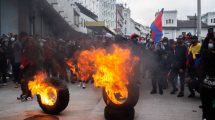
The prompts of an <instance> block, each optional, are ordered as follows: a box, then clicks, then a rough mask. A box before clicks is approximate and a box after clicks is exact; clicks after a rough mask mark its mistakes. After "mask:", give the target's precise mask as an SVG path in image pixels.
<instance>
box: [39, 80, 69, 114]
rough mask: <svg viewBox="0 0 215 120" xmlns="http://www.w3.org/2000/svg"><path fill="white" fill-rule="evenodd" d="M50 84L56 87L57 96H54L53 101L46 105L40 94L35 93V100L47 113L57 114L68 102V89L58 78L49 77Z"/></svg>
mask: <svg viewBox="0 0 215 120" xmlns="http://www.w3.org/2000/svg"><path fill="white" fill-rule="evenodd" d="M49 81H50V83H51V85H52V86H53V87H55V88H57V91H56V92H57V96H55V99H54V100H55V101H54V104H53V105H47V104H43V103H42V96H41V95H37V101H38V103H39V105H40V107H41V108H42V110H43V111H44V112H45V113H47V114H59V113H60V112H62V111H63V110H64V109H65V108H66V107H67V106H68V103H69V90H68V88H67V86H66V84H65V83H64V82H62V81H60V80H56V79H50V80H49Z"/></svg>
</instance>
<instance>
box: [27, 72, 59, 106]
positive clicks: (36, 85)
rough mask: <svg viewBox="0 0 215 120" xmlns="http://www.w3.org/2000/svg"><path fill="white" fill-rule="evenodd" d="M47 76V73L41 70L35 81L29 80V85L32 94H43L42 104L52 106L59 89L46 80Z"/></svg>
mask: <svg viewBox="0 0 215 120" xmlns="http://www.w3.org/2000/svg"><path fill="white" fill-rule="evenodd" d="M46 78H47V77H46V74H45V73H43V72H39V73H38V74H37V75H35V77H34V80H33V81H29V83H28V87H29V90H30V91H31V93H32V95H40V96H41V102H42V104H44V105H49V106H52V105H54V104H55V102H56V99H57V89H56V88H55V87H53V86H52V85H51V84H50V83H48V82H47V81H45V80H46Z"/></svg>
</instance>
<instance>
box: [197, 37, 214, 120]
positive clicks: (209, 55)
mask: <svg viewBox="0 0 215 120" xmlns="http://www.w3.org/2000/svg"><path fill="white" fill-rule="evenodd" d="M214 62H215V38H211V39H210V40H209V41H208V49H207V50H205V51H204V52H203V54H202V58H201V64H200V65H201V74H200V75H201V77H200V80H201V84H202V85H201V101H202V111H203V119H206V120H215V115H214V113H215V64H214Z"/></svg>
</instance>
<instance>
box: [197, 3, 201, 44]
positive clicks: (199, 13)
mask: <svg viewBox="0 0 215 120" xmlns="http://www.w3.org/2000/svg"><path fill="white" fill-rule="evenodd" d="M197 12H198V18H197V19H198V20H197V21H198V23H197V36H198V38H199V40H200V41H201V40H202V38H201V29H202V18H201V0H197Z"/></svg>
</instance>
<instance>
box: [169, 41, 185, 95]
mask: <svg viewBox="0 0 215 120" xmlns="http://www.w3.org/2000/svg"><path fill="white" fill-rule="evenodd" d="M186 58H187V48H186V46H185V45H184V43H183V39H182V38H178V40H177V45H176V47H175V62H174V64H173V68H172V72H171V74H172V76H173V77H172V80H171V81H174V80H175V78H176V77H177V76H178V75H179V77H180V92H179V94H178V97H183V96H184V84H185V83H184V82H185V69H186ZM172 83H173V84H172V86H173V92H172V93H175V92H176V91H177V88H176V83H177V82H172Z"/></svg>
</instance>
